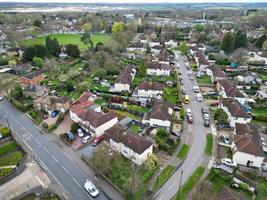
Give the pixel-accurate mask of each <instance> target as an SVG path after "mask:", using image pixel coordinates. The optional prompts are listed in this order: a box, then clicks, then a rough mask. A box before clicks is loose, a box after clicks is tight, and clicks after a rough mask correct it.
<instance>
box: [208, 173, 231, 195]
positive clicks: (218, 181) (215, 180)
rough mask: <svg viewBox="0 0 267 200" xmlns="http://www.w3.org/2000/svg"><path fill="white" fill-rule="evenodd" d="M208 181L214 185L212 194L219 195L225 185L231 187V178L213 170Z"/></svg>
mask: <svg viewBox="0 0 267 200" xmlns="http://www.w3.org/2000/svg"><path fill="white" fill-rule="evenodd" d="M207 180H208V181H210V182H211V183H212V192H213V193H214V194H217V193H218V192H219V191H220V190H221V189H222V187H223V186H224V185H226V186H227V185H229V184H230V182H231V177H230V176H227V175H226V174H222V173H221V171H218V170H215V169H211V170H210V173H209V175H208V177H207Z"/></svg>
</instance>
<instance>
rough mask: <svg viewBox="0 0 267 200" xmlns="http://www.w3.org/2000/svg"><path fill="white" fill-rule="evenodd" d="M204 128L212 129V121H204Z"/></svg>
mask: <svg viewBox="0 0 267 200" xmlns="http://www.w3.org/2000/svg"><path fill="white" fill-rule="evenodd" d="M204 126H205V127H210V120H208V119H204Z"/></svg>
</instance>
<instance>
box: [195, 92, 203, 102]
mask: <svg viewBox="0 0 267 200" xmlns="http://www.w3.org/2000/svg"><path fill="white" fill-rule="evenodd" d="M196 98H197V101H199V102H201V101H203V97H202V95H201V94H200V93H198V94H197V96H196Z"/></svg>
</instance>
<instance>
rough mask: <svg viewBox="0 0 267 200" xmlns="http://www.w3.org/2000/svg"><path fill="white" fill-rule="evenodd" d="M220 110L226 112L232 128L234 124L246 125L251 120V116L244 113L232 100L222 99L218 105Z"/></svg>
mask: <svg viewBox="0 0 267 200" xmlns="http://www.w3.org/2000/svg"><path fill="white" fill-rule="evenodd" d="M220 108H222V109H223V110H224V112H226V114H227V116H228V122H229V124H230V126H231V127H234V126H235V124H236V123H240V124H248V123H250V121H251V119H252V118H251V116H250V115H249V114H248V113H246V112H245V111H244V109H243V108H242V106H241V105H240V103H239V102H238V101H237V100H235V99H233V98H224V99H223V100H222V102H221V103H220Z"/></svg>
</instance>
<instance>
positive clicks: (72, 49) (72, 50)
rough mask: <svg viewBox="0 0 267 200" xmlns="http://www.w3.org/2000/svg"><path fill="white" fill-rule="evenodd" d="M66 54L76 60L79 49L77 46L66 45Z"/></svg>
mask: <svg viewBox="0 0 267 200" xmlns="http://www.w3.org/2000/svg"><path fill="white" fill-rule="evenodd" d="M66 53H67V54H68V56H70V57H72V58H78V57H79V56H80V49H79V48H78V46H77V45H74V44H68V45H67V46H66Z"/></svg>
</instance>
